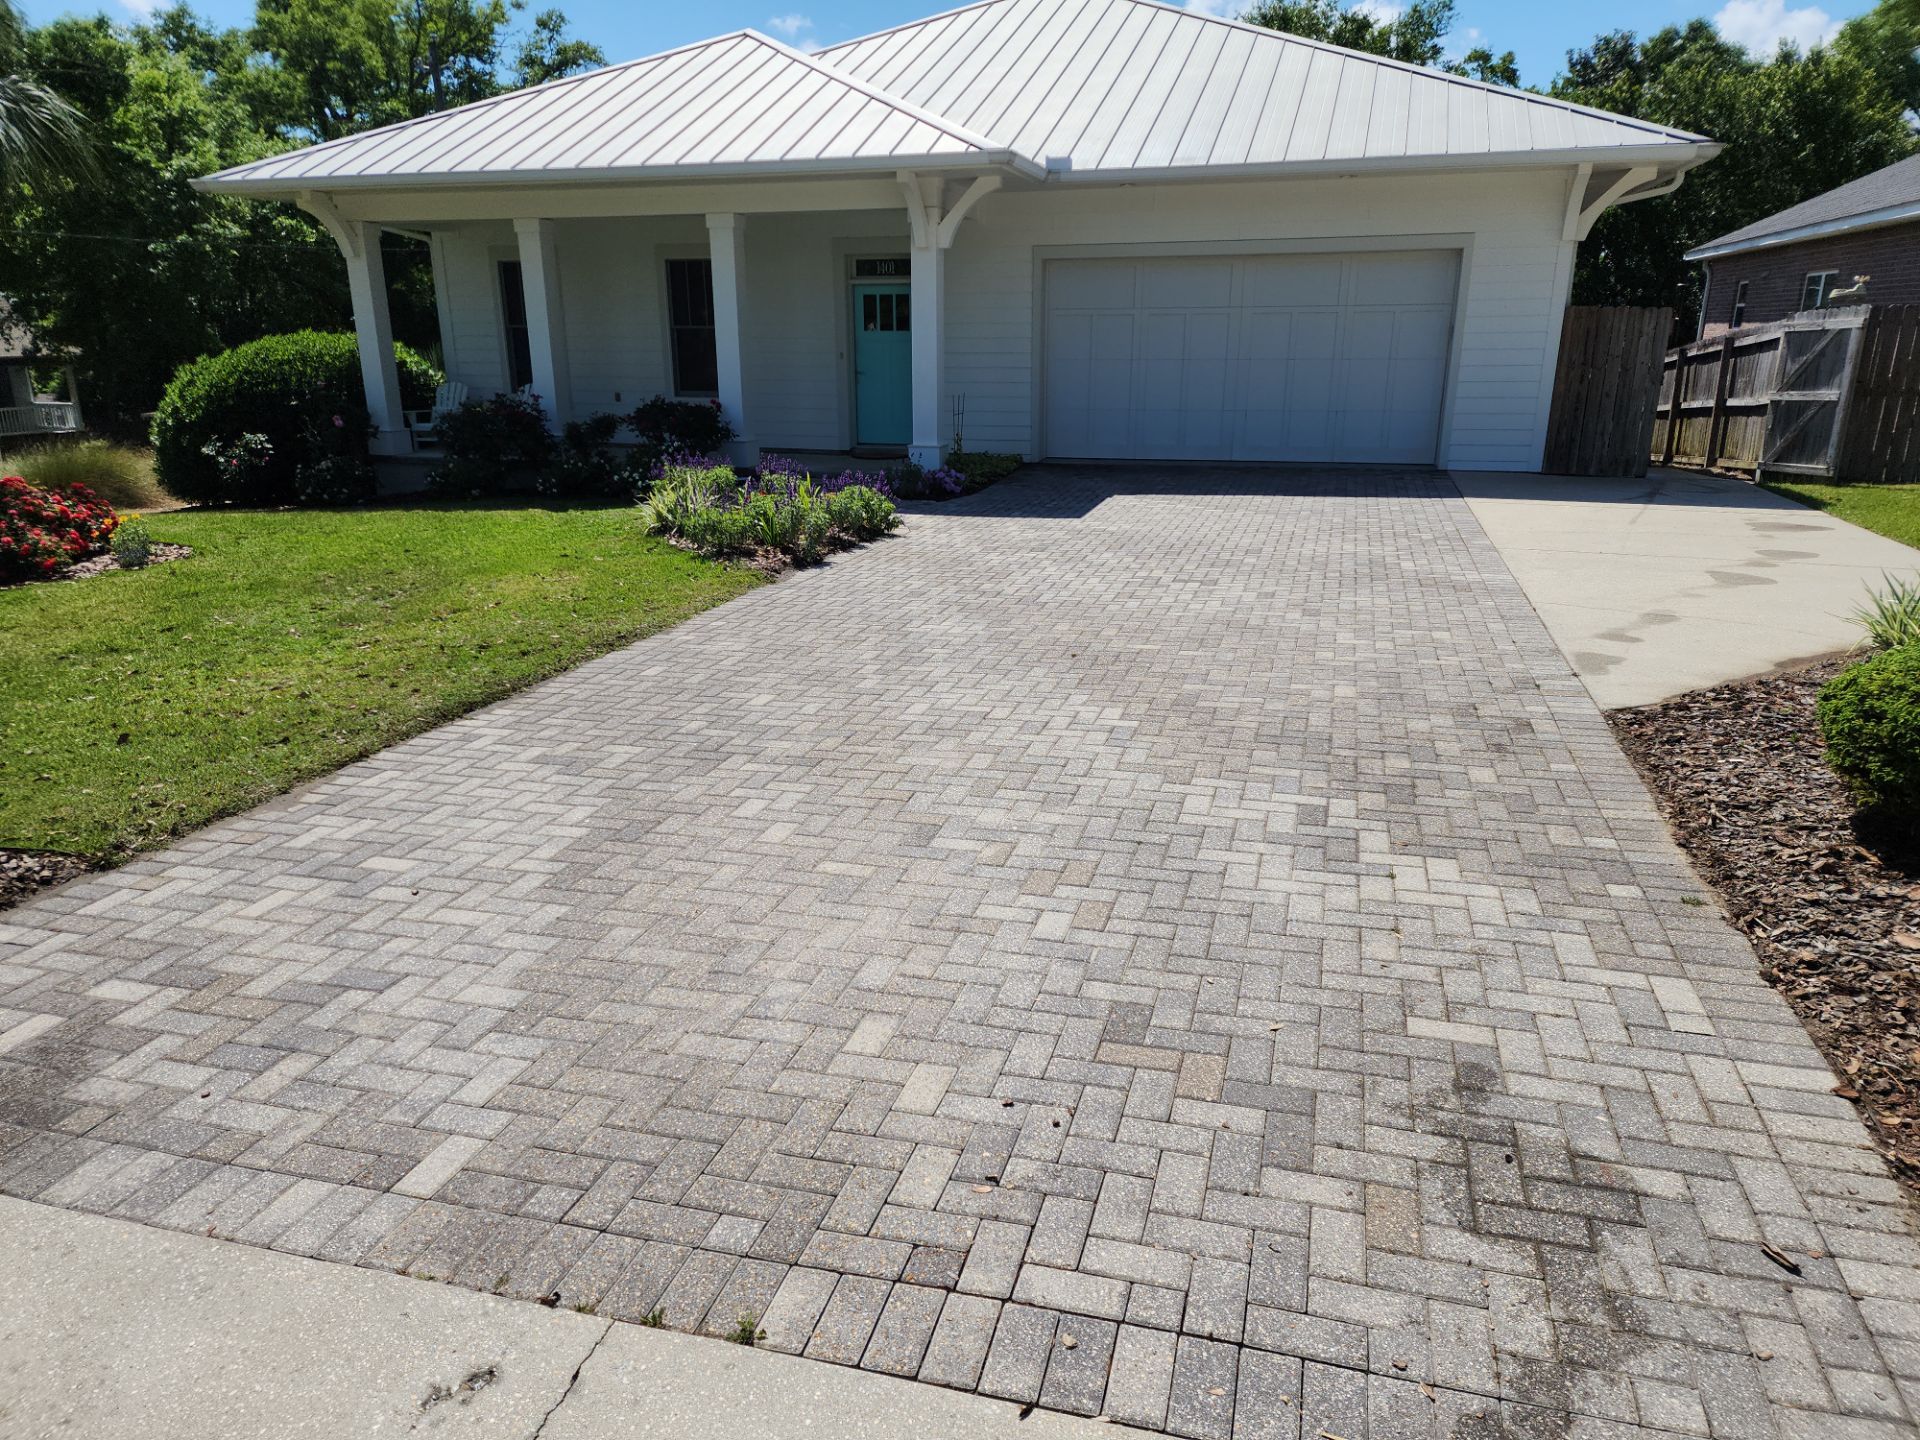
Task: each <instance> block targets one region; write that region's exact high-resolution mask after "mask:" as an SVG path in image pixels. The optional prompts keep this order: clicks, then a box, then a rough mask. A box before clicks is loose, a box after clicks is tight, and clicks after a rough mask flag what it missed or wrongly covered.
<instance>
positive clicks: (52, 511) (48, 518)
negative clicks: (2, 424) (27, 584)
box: [0, 475, 120, 585]
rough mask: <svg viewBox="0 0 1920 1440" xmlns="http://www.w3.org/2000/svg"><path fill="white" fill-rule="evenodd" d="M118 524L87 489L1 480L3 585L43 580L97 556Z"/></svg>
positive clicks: (110, 510) (106, 506)
mask: <svg viewBox="0 0 1920 1440" xmlns="http://www.w3.org/2000/svg"><path fill="white" fill-rule="evenodd" d="M119 523H120V517H119V516H117V515H115V514H114V513H113V507H112V506H111V505H109V504H107V502H106V501H104V500H102V499H101V498H100V497H99V496H98V495H96V494H94V493H93V491H91V490H89V489H88V488H87V487H86V486H84V485H68V486H64V487H63V488H61V489H58V490H42V489H41V488H40V487H39V486H37V485H29V484H28V483H27V482H26V481H25V480H23V479H21V478H20V477H19V476H18V475H8V476H6V477H5V478H3V479H0V584H5V585H12V584H17V583H19V582H20V581H22V580H45V579H48V578H49V577H51V576H53V575H55V574H57V573H58V572H59V571H61V570H63V569H65V568H66V567H67V566H69V565H72V564H73V563H75V562H76V561H79V560H84V559H86V558H87V557H88V556H89V555H94V554H98V553H99V552H100V551H102V550H104V549H105V548H106V547H107V542H108V541H110V540H111V539H112V538H113V532H114V528H115V527H116V526H117V525H119Z"/></svg>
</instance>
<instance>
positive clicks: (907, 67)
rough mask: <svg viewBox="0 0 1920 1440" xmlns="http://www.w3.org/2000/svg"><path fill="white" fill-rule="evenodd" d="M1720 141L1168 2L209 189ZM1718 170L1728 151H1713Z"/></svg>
mask: <svg viewBox="0 0 1920 1440" xmlns="http://www.w3.org/2000/svg"><path fill="white" fill-rule="evenodd" d="M1703 143H1705V142H1702V140H1701V137H1699V136H1696V135H1688V134H1686V133H1685V132H1683V131H1678V130H1669V129H1666V128H1664V127H1662V126H1658V125H1653V124H1649V123H1647V122H1644V121H1639V120H1629V119H1625V118H1623V117H1621V116H1617V115H1608V114H1606V113H1604V112H1602V111H1598V110H1589V109H1586V108H1583V107H1581V106H1577V105H1569V104H1567V103H1565V102H1563V101H1558V100H1553V99H1550V98H1548V97H1546V96H1542V95H1534V94H1530V93H1528V92H1526V91H1521V90H1508V89H1503V88H1501V87H1498V86H1492V85H1484V84H1481V83H1480V82H1478V81H1473V80H1467V79H1464V78H1462V77H1460V76H1457V75H1449V74H1445V73H1443V72H1441V71H1437V70H1426V69H1421V68H1419V67H1417V66H1412V65H1403V64H1400V63H1399V62H1397V61H1391V60H1384V59H1381V58H1380V57H1378V56H1375V55H1363V54H1358V53H1356V52H1354V51H1350V50H1341V49H1338V48H1336V47H1334V46H1331V45H1324V44H1321V43H1319V42H1317V41H1309V40H1302V39H1299V38H1297V37H1295V36H1291V35H1282V34H1278V33H1276V32H1274V31H1271V30H1262V29H1258V28H1256V27H1254V26H1250V25H1243V24H1240V23H1239V22H1237V21H1229V20H1220V19H1216V18H1214V17H1212V16H1208V15H1203V14H1200V13H1197V12H1194V11H1189V10H1182V9H1179V8H1176V7H1175V6H1172V5H1169V4H1164V3H1161V0H981V3H979V4H975V5H970V6H967V7H965V8H964V9H960V10H953V11H949V12H947V13H946V14H944V15H936V16H933V17H931V18H930V19H927V20H921V21H917V22H915V23H913V24H910V25H903V26H898V27H896V28H894V29H892V30H886V31H882V32H881V33H879V34H877V35H870V36H867V37H865V38H863V39H859V40H850V41H848V42H846V43H845V44H843V45H838V46H834V47H832V48H831V49H828V50H825V51H822V52H820V53H819V54H818V55H814V56H807V55H803V54H801V53H800V52H799V51H797V50H794V49H792V48H790V47H788V46H786V45H782V44H780V43H779V42H778V41H775V40H770V39H768V38H767V37H766V36H764V35H760V34H757V33H755V32H753V31H751V30H743V31H740V32H738V33H736V34H732V35H723V36H720V37H719V38H718V39H714V40H709V41H706V42H704V43H702V44H698V45H689V46H685V47H683V48H681V49H678V50H669V51H667V52H665V53H663V54H660V55H652V56H648V57H647V58H645V59H642V60H635V61H631V62H630V63H628V64H625V65H616V66H612V67H610V68H608V69H605V70H596V71H592V72H590V73H588V74H585V75H578V76H573V77H570V78H568V79H565V80H558V81H554V82H553V83H551V84H548V85H542V86H537V87H535V88H533V89H529V90H519V91H515V92H514V93H512V94H510V95H502V96H499V97H496V98H495V99H492V100H484V101H480V102H479V103H477V104H473V105H468V106H464V107H462V108H461V109H458V110H452V111H448V112H446V113H444V114H439V115H430V116H427V117H425V118H423V119H419V120H412V121H408V122H406V123H404V124H400V125H393V126H388V127H386V128H385V129H381V130H374V131H369V132H367V133H366V134H363V135H353V136H349V137H347V138H345V139H341V140H334V141H329V142H328V143H326V144H323V145H315V146H312V147H310V148H308V149H305V150H297V151H293V152H291V153H289V154H285V155H276V156H272V157H270V158H268V159H265V160H259V161H255V162H254V163H252V164H249V165H242V166H238V167H236V168H234V169H232V170H225V171H222V172H220V173H219V174H218V175H214V176H210V177H208V179H207V180H206V181H204V182H202V183H204V184H205V185H206V186H207V188H210V189H216V190H240V191H268V192H278V193H286V192H289V191H293V190H298V189H304V188H313V189H336V188H344V187H348V186H353V185H358V184H405V183H409V182H417V183H422V184H425V183H433V182H451V183H462V182H466V183H479V182H483V181H485V182H507V181H515V180H529V179H539V180H544V181H553V180H565V179H573V178H576V177H577V178H579V179H582V180H594V179H607V178H619V177H627V176H631V177H636V178H655V177H658V178H671V177H673V176H675V175H677V174H687V175H693V174H713V173H726V174H736V173H741V174H751V173H755V172H757V171H763V170H766V171H773V170H779V171H803V172H826V171H832V170H834V169H835V167H842V168H858V167H869V168H880V169H884V168H886V167H888V166H900V167H906V166H910V165H914V164H918V165H922V166H933V165H942V164H948V165H964V164H967V163H969V162H973V161H978V162H979V163H980V164H981V165H982V166H983V167H985V166H990V165H1010V166H1012V167H1014V168H1015V169H1017V170H1022V171H1024V172H1025V173H1027V174H1028V175H1030V176H1033V177H1035V178H1038V177H1039V176H1040V175H1041V173H1042V171H1041V162H1042V161H1044V162H1045V164H1046V167H1047V168H1048V169H1050V170H1054V171H1058V172H1064V178H1069V179H1071V178H1077V177H1079V176H1083V175H1088V174H1091V175H1093V176H1095V177H1096V178H1099V177H1109V178H1121V179H1124V178H1126V177H1129V176H1131V175H1134V174H1137V173H1144V174H1167V175H1178V174H1180V173H1182V172H1188V173H1200V172H1207V173H1217V172H1221V171H1225V172H1227V173H1231V172H1232V171H1234V170H1235V169H1238V168H1241V167H1268V168H1271V167H1289V166H1305V167H1320V168H1329V167H1336V166H1344V165H1346V164H1349V163H1352V164H1382V163H1384V164H1389V165H1391V164H1396V163H1398V162H1406V163H1409V164H1413V165H1418V164H1421V163H1467V164H1471V163H1472V162H1473V161H1475V160H1476V159H1480V158H1486V159H1489V160H1495V159H1497V160H1499V161H1500V162H1501V163H1509V164H1511V163H1516V162H1522V163H1523V162H1525V161H1526V159H1527V158H1528V157H1529V156H1536V157H1538V158H1539V160H1541V161H1542V162H1546V163H1555V164H1559V163H1567V162H1569V161H1570V160H1584V159H1589V158H1590V159H1592V160H1594V161H1595V162H1601V163H1604V162H1605V161H1607V160H1609V159H1612V158H1615V157H1619V158H1620V159H1621V160H1626V158H1627V157H1628V156H1629V155H1630V156H1631V160H1630V162H1629V163H1634V164H1644V163H1646V161H1647V159H1648V157H1649V155H1650V154H1652V155H1654V156H1657V155H1658V154H1659V153H1660V152H1662V151H1664V150H1668V149H1671V150H1673V151H1674V152H1675V154H1676V156H1677V157H1679V159H1680V160H1681V161H1684V162H1691V161H1692V160H1695V159H1698V158H1700V153H1701V152H1700V150H1699V148H1698V147H1699V146H1701V145H1702V144H1703ZM1709 153H1710V152H1709Z"/></svg>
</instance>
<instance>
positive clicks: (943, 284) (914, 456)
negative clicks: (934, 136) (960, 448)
mask: <svg viewBox="0 0 1920 1440" xmlns="http://www.w3.org/2000/svg"><path fill="white" fill-rule="evenodd" d="M924 214H925V216H926V222H925V224H924V225H916V226H914V235H913V248H912V252H911V253H912V256H913V268H912V275H911V278H910V280H909V283H908V292H909V294H910V295H911V297H912V302H913V305H912V313H913V430H912V439H911V440H910V441H909V442H908V445H907V458H908V459H910V460H911V461H913V463H914V464H916V465H923V466H925V467H926V468H927V469H929V470H932V469H934V468H936V467H937V466H938V465H939V464H940V463H941V461H943V460H944V459H946V453H947V444H946V432H945V429H944V427H943V426H942V424H941V420H940V393H941V383H940V382H941V374H940V367H941V361H942V359H943V352H944V350H945V348H946V347H945V344H944V342H943V340H942V335H943V333H944V331H945V328H946V327H945V320H946V312H947V304H946V296H947V268H946V267H947V249H946V246H944V245H942V244H941V243H940V205H939V202H938V201H937V200H936V201H931V202H929V203H927V204H926V205H925V207H924ZM923 236H924V237H925V243H924V244H923V243H922V237H923Z"/></svg>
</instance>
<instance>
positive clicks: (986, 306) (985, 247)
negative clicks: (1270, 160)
mask: <svg viewBox="0 0 1920 1440" xmlns="http://www.w3.org/2000/svg"><path fill="white" fill-rule="evenodd" d="M1566 185H1567V176H1566V175H1565V174H1564V173H1563V174H1560V175H1557V176H1556V175H1538V174H1536V175H1498V176H1496V175H1483V176H1471V175H1468V176H1458V177H1454V178H1451V179H1438V178H1435V179H1417V178H1401V179H1398V180H1393V181H1389V180H1384V179H1383V180H1345V181H1298V180H1296V181H1289V182H1284V183H1281V184H1257V185H1256V184H1241V185H1232V186H1228V185H1208V186H1197V185H1184V186H1134V187H1130V188H1128V189H1124V190H1109V191H1100V192H1081V193H1079V194H1075V195H1071V196H1066V195H1062V194H1060V193H1059V192H1049V191H1039V192H1026V193H1013V194H1000V195H994V196H990V197H989V198H988V199H987V200H986V201H984V202H982V204H981V205H980V206H979V208H978V209H977V210H976V212H975V216H976V218H975V219H973V220H971V221H969V222H968V224H967V225H965V226H963V227H962V229H961V233H960V236H959V238H958V240H957V241H956V243H955V245H954V248H953V249H952V251H950V252H949V259H948V266H949V269H948V276H947V350H946V356H947V363H946V386H947V390H948V395H947V396H946V397H944V398H943V401H942V409H941V413H942V414H943V415H945V414H947V413H948V407H949V406H950V405H951V403H952V398H953V396H954V395H960V396H963V397H964V400H965V409H966V434H965V440H966V443H967V444H968V446H969V447H972V448H976V449H987V450H1015V451H1019V452H1021V453H1023V454H1027V455H1034V454H1037V453H1038V450H1039V446H1040V437H1039V435H1038V434H1037V431H1036V415H1037V413H1038V409H1037V407H1038V400H1039V397H1038V392H1037V383H1036V379H1035V375H1034V361H1035V357H1036V353H1037V349H1038V346H1037V343H1036V341H1037V338H1038V337H1036V335H1035V330H1034V327H1035V324H1036V323H1037V322H1036V312H1037V309H1038V308H1039V307H1038V306H1037V305H1036V303H1035V301H1036V297H1035V295H1034V284H1035V269H1036V266H1035V261H1034V252H1035V248H1036V247H1087V246H1105V247H1112V246H1126V245H1148V246H1152V245H1164V246H1168V247H1179V248H1181V249H1183V250H1184V249H1186V248H1188V247H1190V246H1193V245H1201V246H1204V245H1206V244H1221V245H1236V246H1237V245H1241V244H1242V242H1265V241H1271V242H1275V245H1276V248H1288V249H1298V248H1300V247H1299V245H1298V244H1297V243H1296V242H1302V241H1309V242H1310V241H1313V240H1324V241H1326V242H1327V246H1328V248H1329V249H1338V248H1341V246H1342V244H1344V243H1347V242H1351V241H1355V240H1365V239H1375V238H1381V239H1386V238H1398V237H1404V236H1406V235H1407V234H1408V233H1409V232H1415V233H1420V234H1429V235H1434V234H1445V235H1454V234H1458V235H1465V236H1470V237H1472V245H1471V255H1470V260H1469V267H1468V271H1467V279H1466V294H1465V297H1464V300H1463V302H1462V307H1461V309H1460V311H1459V313H1458V315H1457V318H1456V325H1457V327H1458V330H1459V340H1458V345H1457V347H1456V348H1457V361H1456V364H1455V367H1454V371H1453V373H1452V374H1451V375H1450V377H1449V389H1450V393H1451V398H1452V405H1451V411H1452V413H1451V420H1450V423H1449V425H1448V427H1447V438H1446V441H1445V450H1444V452H1443V455H1442V462H1443V463H1444V464H1446V465H1449V466H1452V467H1454V468H1470V469H1512V470H1530V469H1534V468H1536V467H1537V466H1538V464H1539V460H1540V449H1541V445H1542V443H1543V441H1544V437H1545V433H1546V419H1547V417H1546V407H1547V404H1548V400H1549V394H1548V385H1549V380H1550V370H1549V364H1550V360H1551V357H1552V356H1553V355H1554V354H1555V352H1556V351H1557V348H1558V345H1559V333H1560V328H1559V327H1560V319H1561V314H1562V311H1563V307H1564V304H1565V293H1564V283H1565V269H1564V266H1565V263H1566V261H1565V251H1566V249H1567V248H1568V247H1565V246H1563V244H1562V242H1561V240H1560V225H1561V223H1562V218H1563V207H1564V202H1565V198H1566ZM1255 248H1257V244H1256V245H1255ZM1308 248H1311V246H1309V247H1308Z"/></svg>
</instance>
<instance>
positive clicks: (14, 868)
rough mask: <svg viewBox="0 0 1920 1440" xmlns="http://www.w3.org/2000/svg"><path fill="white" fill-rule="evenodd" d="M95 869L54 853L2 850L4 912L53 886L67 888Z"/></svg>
mask: <svg viewBox="0 0 1920 1440" xmlns="http://www.w3.org/2000/svg"><path fill="white" fill-rule="evenodd" d="M92 868H93V867H92V866H91V865H89V864H87V862H86V861H84V860H81V859H79V858H77V857H76V856H73V855H56V854H54V853H53V852H52V851H50V850H0V910H5V909H7V908H9V907H10V906H14V905H18V904H19V903H20V902H21V901H22V900H25V899H27V898H28V897H29V896H32V895H35V894H38V893H39V892H40V891H42V890H45V889H47V888H48V887H49V886H52V885H64V884H65V883H66V882H67V881H69V880H71V879H73V877H74V876H76V875H84V874H86V873H87V871H89V870H91V869H92Z"/></svg>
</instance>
